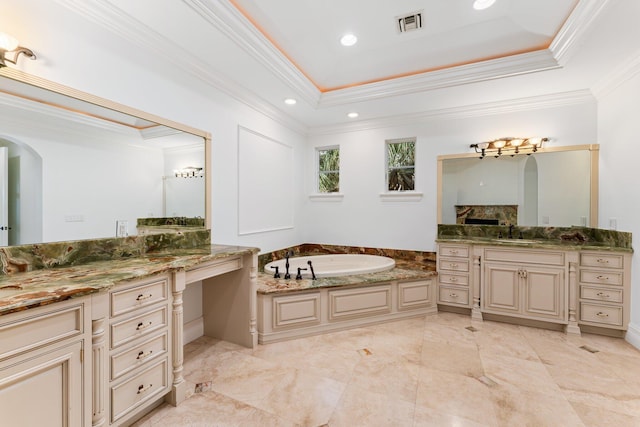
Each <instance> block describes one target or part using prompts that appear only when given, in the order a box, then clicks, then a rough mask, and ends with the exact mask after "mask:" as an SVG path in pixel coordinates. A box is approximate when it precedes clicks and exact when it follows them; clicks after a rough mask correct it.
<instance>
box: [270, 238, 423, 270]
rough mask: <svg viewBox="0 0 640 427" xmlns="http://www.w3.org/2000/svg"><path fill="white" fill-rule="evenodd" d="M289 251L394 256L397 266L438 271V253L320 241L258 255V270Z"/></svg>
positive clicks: (299, 253)
mask: <svg viewBox="0 0 640 427" xmlns="http://www.w3.org/2000/svg"><path fill="white" fill-rule="evenodd" d="M287 251H293V252H294V254H295V256H310V255H324V254H366V255H379V256H385V257H389V258H393V259H394V260H395V261H396V267H398V268H403V267H409V268H411V269H422V270H424V271H436V253H435V252H422V251H412V250H405V249H384V248H367V247H362V246H340V245H324V244H320V243H303V244H301V245H297V246H291V247H289V248H284V249H280V250H277V251H273V252H269V253H266V254H262V255H260V256H259V257H258V271H264V266H265V265H266V264H268V263H270V262H272V261H277V260H279V259H284V257H285V254H286V253H287Z"/></svg>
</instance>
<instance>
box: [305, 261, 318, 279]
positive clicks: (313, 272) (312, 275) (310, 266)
mask: <svg viewBox="0 0 640 427" xmlns="http://www.w3.org/2000/svg"><path fill="white" fill-rule="evenodd" d="M307 264H309V270H311V280H316V279H317V277H316V273H315V271H313V264H311V261H307Z"/></svg>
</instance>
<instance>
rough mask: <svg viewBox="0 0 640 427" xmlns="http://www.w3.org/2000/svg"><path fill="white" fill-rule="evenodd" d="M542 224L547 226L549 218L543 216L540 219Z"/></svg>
mask: <svg viewBox="0 0 640 427" xmlns="http://www.w3.org/2000/svg"><path fill="white" fill-rule="evenodd" d="M542 223H543V224H549V216H548V215H544V216H543V217H542Z"/></svg>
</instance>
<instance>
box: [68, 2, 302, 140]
mask: <svg viewBox="0 0 640 427" xmlns="http://www.w3.org/2000/svg"><path fill="white" fill-rule="evenodd" d="M55 1H56V2H57V3H59V4H61V5H62V6H64V7H66V8H68V9H69V10H71V11H73V12H75V13H78V14H80V15H81V16H83V17H85V18H87V19H89V20H90V21H92V22H95V23H97V24H99V25H101V26H102V27H104V28H106V29H107V30H109V31H111V32H112V33H114V34H116V35H117V36H119V37H122V38H124V39H126V40H127V41H128V42H130V43H134V44H136V45H138V46H140V47H141V48H143V49H147V50H149V51H151V52H153V53H155V54H156V55H158V56H160V57H161V58H162V59H163V60H164V61H166V62H168V63H171V64H173V65H174V66H176V67H177V68H178V69H181V70H182V71H184V72H185V73H187V74H190V75H191V76H193V77H195V78H197V79H199V80H200V81H202V82H204V83H205V84H207V85H208V86H211V87H213V88H215V89H217V90H219V91H220V92H222V93H224V94H226V95H228V96H229V97H231V98H233V99H235V100H236V101H238V102H240V103H242V104H244V105H246V106H248V107H249V108H251V109H253V110H255V111H257V112H259V113H261V114H262V115H264V116H266V117H268V118H270V119H272V120H274V121H275V122H277V123H279V124H281V125H283V126H285V127H287V128H289V129H291V130H293V131H294V132H297V133H300V134H304V133H305V132H306V129H307V127H306V126H305V125H303V124H302V123H300V122H299V121H297V120H295V119H293V118H292V117H291V116H289V115H287V114H285V113H284V112H282V111H281V110H279V109H277V108H275V107H274V106H273V105H272V104H271V103H269V102H267V101H265V100H263V99H262V98H260V97H258V96H257V95H255V94H254V93H253V92H251V91H250V90H248V89H247V88H245V87H243V86H241V85H239V84H238V83H236V82H235V80H233V79H231V78H228V77H226V76H222V75H219V74H216V73H214V72H212V71H211V69H210V67H209V66H208V65H207V64H206V63H204V62H203V61H201V60H199V59H198V58H197V56H196V55H189V53H188V52H185V51H184V49H182V47H180V46H178V45H177V44H176V43H175V42H174V41H173V40H171V39H169V38H167V37H165V36H163V35H162V34H160V33H158V32H156V31H155V30H153V29H151V28H149V27H148V26H147V25H145V24H144V23H142V22H140V21H138V20H136V19H134V18H133V17H131V16H130V15H128V14H127V13H125V12H123V11H122V10H121V9H119V8H117V7H116V6H114V5H112V4H111V3H109V2H108V1H107V0H93V1H91V2H86V1H84V0H55ZM185 1H188V0H185Z"/></svg>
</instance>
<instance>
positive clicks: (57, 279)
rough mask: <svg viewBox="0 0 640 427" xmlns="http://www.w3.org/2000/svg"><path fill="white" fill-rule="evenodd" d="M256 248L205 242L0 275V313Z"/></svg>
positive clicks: (190, 266)
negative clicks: (134, 255)
mask: <svg viewBox="0 0 640 427" xmlns="http://www.w3.org/2000/svg"><path fill="white" fill-rule="evenodd" d="M258 251H259V250H258V249H257V248H250V247H242V246H228V245H207V246H199V247H195V248H189V249H166V250H162V251H157V252H148V253H146V254H144V255H142V256H136V257H131V258H120V259H116V260H107V261H95V262H89V263H86V264H81V265H74V266H66V267H58V268H46V269H39V270H34V271H28V272H24V273H15V274H11V275H2V276H0V315H4V314H9V313H13V312H16V311H21V310H26V309H28V308H33V307H38V306H42V305H46V304H51V303H54V302H57V301H63V300H67V299H69V298H74V297H79V296H83V295H88V294H91V293H95V292H103V291H106V290H108V289H110V288H112V287H113V286H115V285H117V284H119V283H122V282H125V281H129V280H135V279H141V278H145V277H151V276H154V275H156V274H162V273H165V272H169V271H173V270H188V269H190V268H193V267H195V266H197V265H199V264H203V263H206V262H209V261H213V260H216V259H221V258H227V257H231V256H235V255H246V254H257V253H258Z"/></svg>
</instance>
